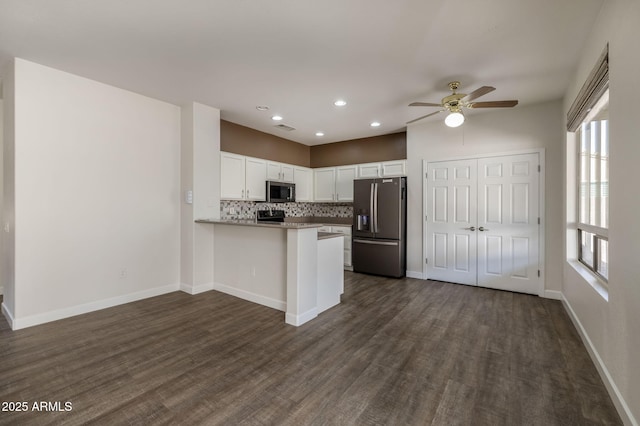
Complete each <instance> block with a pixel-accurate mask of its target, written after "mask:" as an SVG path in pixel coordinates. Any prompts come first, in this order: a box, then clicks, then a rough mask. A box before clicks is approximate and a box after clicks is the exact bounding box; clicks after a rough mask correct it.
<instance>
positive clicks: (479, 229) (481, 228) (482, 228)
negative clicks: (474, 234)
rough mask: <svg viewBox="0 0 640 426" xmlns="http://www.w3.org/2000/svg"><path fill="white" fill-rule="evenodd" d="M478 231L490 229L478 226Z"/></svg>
mask: <svg viewBox="0 0 640 426" xmlns="http://www.w3.org/2000/svg"><path fill="white" fill-rule="evenodd" d="M478 231H488V229H487V228H484V227H482V226H481V227H480V228H478Z"/></svg>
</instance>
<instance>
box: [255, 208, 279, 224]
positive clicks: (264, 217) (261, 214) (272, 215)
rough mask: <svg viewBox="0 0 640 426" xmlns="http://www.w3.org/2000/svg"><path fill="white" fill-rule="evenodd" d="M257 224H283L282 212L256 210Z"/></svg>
mask: <svg viewBox="0 0 640 426" xmlns="http://www.w3.org/2000/svg"><path fill="white" fill-rule="evenodd" d="M256 220H257V221H258V222H271V223H273V222H284V210H273V209H269V210H258V211H257V212H256Z"/></svg>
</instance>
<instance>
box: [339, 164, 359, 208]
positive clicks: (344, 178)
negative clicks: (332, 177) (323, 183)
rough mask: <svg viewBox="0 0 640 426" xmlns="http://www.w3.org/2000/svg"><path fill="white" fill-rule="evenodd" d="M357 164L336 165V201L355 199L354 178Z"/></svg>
mask: <svg viewBox="0 0 640 426" xmlns="http://www.w3.org/2000/svg"><path fill="white" fill-rule="evenodd" d="M356 173H357V166H341V167H336V201H353V180H354V179H355V178H356Z"/></svg>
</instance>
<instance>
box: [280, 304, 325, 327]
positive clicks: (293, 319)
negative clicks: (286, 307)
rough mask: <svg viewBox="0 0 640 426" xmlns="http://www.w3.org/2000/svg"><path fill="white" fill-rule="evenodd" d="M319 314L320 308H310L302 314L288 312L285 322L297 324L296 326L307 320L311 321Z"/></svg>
mask: <svg viewBox="0 0 640 426" xmlns="http://www.w3.org/2000/svg"><path fill="white" fill-rule="evenodd" d="M317 316H318V308H312V309H309V310H308V311H307V312H304V313H302V314H300V315H294V314H290V313H287V314H286V315H285V316H284V322H286V323H287V324H290V325H295V326H296V327H298V326H301V325H302V324H304V323H305V322H308V321H311V320H312V319H314V318H315V317H317Z"/></svg>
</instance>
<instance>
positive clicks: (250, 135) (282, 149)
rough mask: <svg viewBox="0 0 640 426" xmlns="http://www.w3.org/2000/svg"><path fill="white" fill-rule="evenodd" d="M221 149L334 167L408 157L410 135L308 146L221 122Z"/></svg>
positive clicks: (308, 165) (306, 165)
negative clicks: (408, 137)
mask: <svg viewBox="0 0 640 426" xmlns="http://www.w3.org/2000/svg"><path fill="white" fill-rule="evenodd" d="M220 149H221V150H222V151H225V152H232V153H234V154H240V155H247V156H249V157H256V158H264V159H266V160H272V161H279V162H282V163H287V164H297V165H299V166H303V167H331V166H344V165H348V164H362V163H374V162H377V161H390V160H404V159H406V158H407V132H399V133H392V134H390V135H382V136H373V137H369V138H361V139H352V140H348V141H342V142H334V143H328V144H324V145H314V146H311V147H309V146H307V145H303V144H300V143H297V142H294V141H290V140H288V139H284V138H281V137H278V136H274V135H271V134H269V133H264V132H261V131H259V130H255V129H251V128H249V127H245V126H241V125H239V124H235V123H232V122H230V121H225V120H220Z"/></svg>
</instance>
